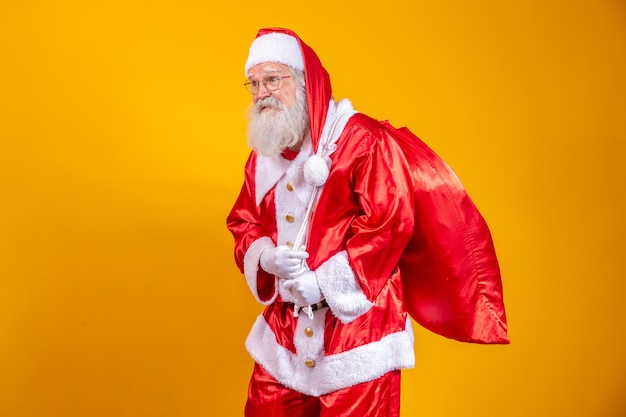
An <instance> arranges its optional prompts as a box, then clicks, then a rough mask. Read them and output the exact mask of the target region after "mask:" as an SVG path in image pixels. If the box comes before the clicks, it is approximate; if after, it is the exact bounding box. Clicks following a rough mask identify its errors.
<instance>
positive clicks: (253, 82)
mask: <svg viewBox="0 0 626 417" xmlns="http://www.w3.org/2000/svg"><path fill="white" fill-rule="evenodd" d="M258 86H259V82H258V81H257V80H251V81H250V87H252V88H257V87H258Z"/></svg>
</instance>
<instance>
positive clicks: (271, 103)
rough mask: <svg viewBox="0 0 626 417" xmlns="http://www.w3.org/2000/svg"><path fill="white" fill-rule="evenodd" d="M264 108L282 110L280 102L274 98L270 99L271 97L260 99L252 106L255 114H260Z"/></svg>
mask: <svg viewBox="0 0 626 417" xmlns="http://www.w3.org/2000/svg"><path fill="white" fill-rule="evenodd" d="M266 107H271V108H280V109H282V108H283V104H282V103H281V102H280V101H278V99H277V98H276V97H272V96H269V97H265V98H261V99H259V100H257V102H256V103H255V104H254V110H255V111H256V112H257V113H260V112H261V111H262V110H263V109H264V108H266Z"/></svg>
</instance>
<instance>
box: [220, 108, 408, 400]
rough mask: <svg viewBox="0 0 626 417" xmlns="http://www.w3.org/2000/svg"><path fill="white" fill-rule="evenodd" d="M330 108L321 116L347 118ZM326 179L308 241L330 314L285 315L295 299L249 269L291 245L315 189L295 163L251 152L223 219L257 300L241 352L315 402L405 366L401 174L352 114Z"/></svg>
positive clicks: (380, 136)
mask: <svg viewBox="0 0 626 417" xmlns="http://www.w3.org/2000/svg"><path fill="white" fill-rule="evenodd" d="M351 110H352V109H351V106H350V103H349V102H347V101H344V102H341V103H340V104H339V105H335V104H334V103H331V105H330V106H329V111H328V117H327V120H328V121H329V122H331V123H332V122H333V121H334V119H335V117H336V115H337V114H338V113H342V112H351ZM341 132H342V133H341V135H340V136H339V137H338V140H337V141H336V143H335V146H336V150H335V151H334V152H332V154H330V155H328V154H327V156H329V157H330V159H331V161H332V164H331V170H330V175H329V177H328V180H327V182H326V184H325V185H324V186H323V187H322V189H321V193H320V194H319V199H318V202H317V204H316V206H315V210H314V213H313V216H312V218H311V224H310V228H309V231H308V239H307V244H306V249H307V252H308V253H309V258H308V260H307V263H308V266H309V268H310V269H311V270H313V271H315V273H316V277H317V281H318V283H319V286H320V289H321V292H322V294H323V295H324V297H325V299H326V302H327V303H328V307H327V308H326V307H325V308H322V309H320V310H318V311H316V312H315V313H314V314H313V318H312V319H311V318H310V317H309V316H308V315H307V314H304V313H303V312H300V314H299V315H297V317H294V314H293V312H294V305H293V302H294V299H293V296H292V295H291V294H290V293H289V291H286V290H284V288H283V287H282V285H281V283H282V281H280V280H278V279H277V278H276V277H274V276H270V275H269V274H267V273H266V272H264V271H263V270H262V269H260V268H259V259H260V255H261V252H262V251H263V250H264V249H267V248H271V247H274V246H276V245H280V244H290V243H291V242H293V241H294V240H295V238H296V234H297V232H298V229H299V225H300V222H301V221H302V220H303V219H304V215H305V212H306V204H307V202H308V200H309V196H310V194H311V193H312V191H313V187H312V186H311V185H310V184H307V183H306V181H305V179H304V175H303V166H304V163H305V162H306V160H307V159H308V158H309V157H310V156H311V155H312V154H313V149H312V145H311V142H310V141H306V142H305V144H304V146H303V148H302V149H301V151H300V152H299V153H298V155H297V156H296V157H295V159H293V160H291V161H290V160H287V159H285V158H283V157H282V156H279V157H276V158H269V157H264V156H260V155H257V154H256V153H253V154H251V156H250V158H249V160H248V162H247V164H246V168H245V185H244V187H243V189H242V191H241V194H240V195H239V198H238V200H237V202H236V204H235V206H234V208H233V210H232V212H231V214H230V216H229V219H228V225H229V228H230V230H231V231H232V232H233V235H234V237H235V253H236V260H237V263H238V265H239V266H240V268H242V271H243V272H244V274H245V277H246V280H247V282H248V285H249V287H250V289H251V290H252V293H253V294H254V296H255V297H256V299H257V300H258V301H259V302H260V303H262V304H264V305H267V307H266V309H265V311H264V312H263V314H262V315H261V316H259V318H258V319H257V321H256V323H255V324H254V326H253V328H252V331H251V333H250V335H249V337H248V340H247V342H246V346H247V348H248V350H249V352H250V354H251V355H252V357H253V358H254V359H255V361H256V362H257V363H259V364H261V365H262V366H263V367H264V368H265V369H266V370H267V371H268V372H269V373H270V374H271V375H272V376H274V377H275V378H276V379H277V380H278V381H280V382H281V383H282V384H284V385H285V386H287V387H290V388H292V389H294V390H297V391H299V392H302V393H305V394H308V395H313V396H319V395H323V394H327V393H329V392H332V391H335V390H338V389H342V388H346V387H349V386H352V385H356V384H358V383H360V382H364V381H369V380H372V379H375V378H377V377H380V376H382V375H384V374H385V373H387V372H389V371H390V370H396V369H401V368H406V367H411V366H413V365H414V354H413V335H412V330H411V325H410V322H409V321H408V318H407V314H406V312H405V311H404V309H403V305H402V294H401V288H402V287H401V283H400V271H399V270H398V269H397V268H396V266H397V263H398V259H399V257H400V255H401V254H402V251H403V249H404V247H405V246H406V244H407V242H408V241H409V239H410V237H411V234H412V231H413V205H412V199H411V198H410V196H411V194H412V193H411V190H410V188H409V187H410V184H411V182H410V180H409V175H410V174H409V172H408V167H407V165H406V161H405V160H404V158H403V156H402V153H401V151H400V149H399V148H398V147H397V145H396V144H395V142H394V141H393V140H392V139H391V138H390V137H389V136H388V135H387V132H386V130H385V128H384V127H383V125H381V124H380V123H378V122H377V121H375V120H373V119H370V118H368V117H366V116H364V115H361V114H356V115H353V116H352V117H351V118H350V120H349V121H348V122H347V125H346V126H345V128H343V129H342V130H341Z"/></svg>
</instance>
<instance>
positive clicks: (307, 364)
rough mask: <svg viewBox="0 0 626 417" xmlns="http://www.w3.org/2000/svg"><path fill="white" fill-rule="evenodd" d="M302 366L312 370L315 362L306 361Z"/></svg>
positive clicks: (311, 360)
mask: <svg viewBox="0 0 626 417" xmlns="http://www.w3.org/2000/svg"><path fill="white" fill-rule="evenodd" d="M304 364H305V365H306V366H308V367H309V368H313V367H314V366H315V361H314V360H313V359H307V360H306V361H304Z"/></svg>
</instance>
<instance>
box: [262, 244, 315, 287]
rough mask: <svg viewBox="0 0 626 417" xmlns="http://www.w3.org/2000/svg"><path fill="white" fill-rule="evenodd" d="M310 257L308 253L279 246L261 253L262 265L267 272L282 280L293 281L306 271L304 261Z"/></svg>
mask: <svg viewBox="0 0 626 417" xmlns="http://www.w3.org/2000/svg"><path fill="white" fill-rule="evenodd" d="M308 257H309V254H308V252H306V251H303V250H294V249H292V248H291V247H289V246H287V245H279V246H276V247H275V248H269V249H265V250H264V251H263V252H261V259H260V264H261V268H263V270H264V271H265V272H268V273H270V274H272V275H276V276H277V277H279V278H282V279H293V278H295V277H297V276H298V275H300V274H302V273H303V272H304V271H305V270H306V267H305V266H304V262H303V260H304V259H306V258H308Z"/></svg>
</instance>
